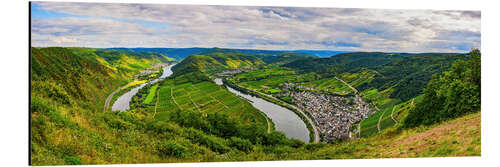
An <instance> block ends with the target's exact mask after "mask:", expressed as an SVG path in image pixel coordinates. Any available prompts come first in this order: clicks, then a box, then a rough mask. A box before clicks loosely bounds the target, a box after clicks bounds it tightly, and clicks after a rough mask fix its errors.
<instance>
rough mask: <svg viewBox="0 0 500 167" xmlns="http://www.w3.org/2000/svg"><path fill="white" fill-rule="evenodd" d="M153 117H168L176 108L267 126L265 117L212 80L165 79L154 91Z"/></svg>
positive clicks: (161, 118)
mask: <svg viewBox="0 0 500 167" xmlns="http://www.w3.org/2000/svg"><path fill="white" fill-rule="evenodd" d="M158 91H159V92H158V95H159V96H158V97H159V99H158V101H159V102H158V104H157V105H158V106H157V114H156V117H155V118H156V119H158V120H163V119H168V117H169V114H170V113H173V112H176V111H195V112H201V113H203V114H208V113H217V112H224V113H228V114H229V115H230V117H233V118H238V119H240V120H242V121H243V122H244V123H251V124H256V126H263V127H268V125H267V118H266V117H265V116H264V115H263V114H261V113H260V111H258V110H257V109H255V108H254V107H253V106H252V105H251V104H250V103H248V102H247V101H245V100H244V99H241V98H239V97H237V96H236V95H234V94H232V93H231V92H229V91H227V90H226V89H225V88H224V87H222V86H219V85H216V84H214V83H212V82H207V81H205V82H200V83H196V84H192V83H184V84H179V85H176V84H174V82H173V81H165V82H164V83H163V84H162V85H161V86H160V87H159V90H158Z"/></svg>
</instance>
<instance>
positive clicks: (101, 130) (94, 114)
mask: <svg viewBox="0 0 500 167" xmlns="http://www.w3.org/2000/svg"><path fill="white" fill-rule="evenodd" d="M97 51H103V52H107V51H106V50H101V49H89V48H76V49H75V48H60V47H48V48H31V69H30V73H31V85H30V86H31V106H30V110H31V111H30V112H31V122H30V123H31V129H30V131H31V136H30V138H31V143H30V145H31V162H32V164H34V165H50V164H80V163H82V161H84V162H87V163H88V161H85V160H86V159H95V157H93V156H99V157H103V159H95V162H102V161H104V159H105V157H106V156H110V154H109V153H110V152H108V151H109V150H108V151H103V150H107V149H110V148H111V147H113V148H120V147H121V146H120V144H119V143H118V140H117V136H119V135H120V134H119V133H116V128H113V127H111V126H110V124H108V123H111V122H108V121H105V120H104V119H105V117H106V115H108V116H109V115H113V114H112V113H102V111H103V106H104V102H105V99H106V97H107V96H108V95H109V94H110V93H111V92H112V91H114V90H115V89H116V88H118V87H120V86H122V85H124V84H125V83H127V82H128V81H130V80H131V79H132V78H130V76H132V75H134V74H135V73H137V72H138V71H139V70H142V69H145V68H146V67H149V66H150V65H152V64H155V63H160V62H161V61H160V60H157V59H151V57H138V56H131V55H127V54H124V53H122V52H120V54H118V55H115V56H110V55H107V54H106V56H109V57H113V58H116V59H108V60H109V61H108V60H106V59H105V58H109V57H104V56H103V57H101V56H98V55H97V54H94V53H95V52H97ZM112 53H114V52H112ZM128 63H134V64H128ZM126 65H130V66H126ZM106 122H108V123H106ZM113 129H115V130H113ZM120 133H123V134H124V133H125V132H120ZM118 139H120V138H119V137H118ZM122 139H123V138H122ZM108 146H109V147H108ZM96 150H97V152H96ZM111 152H115V153H118V152H117V151H111ZM90 157H92V158H90ZM110 162H111V161H108V163H110Z"/></svg>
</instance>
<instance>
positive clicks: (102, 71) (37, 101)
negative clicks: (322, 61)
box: [30, 48, 481, 165]
mask: <svg viewBox="0 0 500 167" xmlns="http://www.w3.org/2000/svg"><path fill="white" fill-rule="evenodd" d="M98 50H100V49H95V50H94V49H88V48H85V49H82V48H77V49H75V48H32V57H31V62H32V64H31V67H32V68H31V75H32V79H31V88H32V92H31V93H32V94H31V129H30V130H31V136H30V137H31V143H30V145H31V155H32V156H31V162H32V164H33V165H62V164H118V163H159V162H200V161H203V162H211V161H256V160H291V159H294V160H301V159H333V158H387V157H429V156H478V155H480V154H481V148H480V146H481V142H480V141H481V140H480V139H481V136H480V134H481V132H480V117H481V114H480V112H478V111H479V109H478V108H472V109H474V111H473V112H469V111H467V112H460V113H459V114H454V113H452V116H450V115H443V116H446V117H443V118H446V119H442V120H437V121H436V122H433V123H430V124H416V125H415V126H411V127H405V125H406V123H407V122H412V123H415V122H419V123H422V121H420V120H419V119H408V118H410V117H411V118H419V117H418V116H415V115H419V114H422V112H420V110H416V108H418V106H420V108H422V109H427V108H425V107H424V106H425V104H426V103H423V102H422V101H425V100H426V99H427V101H428V100H429V98H430V97H432V96H428V95H425V96H423V95H420V96H418V97H417V98H415V101H413V100H407V101H405V102H403V103H399V104H397V105H391V106H389V107H395V109H394V114H393V115H392V114H388V113H391V112H390V111H391V110H392V108H391V110H387V109H386V108H389V107H386V108H382V111H385V110H387V111H389V112H387V111H386V113H380V115H382V117H378V118H382V119H374V120H382V122H384V120H389V121H390V120H392V116H394V118H395V119H397V120H398V123H396V124H387V126H386V124H385V123H383V126H385V127H384V129H383V130H382V132H380V133H374V134H372V135H368V136H364V137H363V138H361V139H359V140H353V141H348V140H346V141H342V142H337V143H335V144H325V143H303V142H302V141H300V140H295V139H287V138H286V137H285V135H284V134H283V133H282V132H279V131H276V130H275V129H274V128H273V127H274V125H273V124H272V122H271V121H270V120H269V118H267V117H266V116H265V115H263V114H262V113H261V112H259V111H257V109H256V108H254V107H253V106H252V105H250V103H249V102H248V101H246V100H243V99H240V98H238V97H237V96H236V95H234V94H232V93H230V92H229V91H228V90H227V89H225V88H224V87H223V86H219V85H216V84H215V83H213V82H212V81H211V80H210V79H209V78H208V75H210V73H213V72H215V71H217V70H222V69H232V68H245V67H259V66H261V65H264V64H265V63H264V62H263V61H262V60H260V59H259V58H257V57H254V56H249V55H246V54H243V53H241V52H237V51H236V52H235V51H232V50H224V49H213V50H212V51H210V52H200V54H199V55H192V56H189V57H187V58H186V59H184V60H183V61H182V62H181V63H179V65H178V66H175V67H176V68H177V69H176V70H174V73H177V74H176V75H173V76H171V77H169V78H168V79H166V80H164V81H162V82H158V83H156V84H154V85H150V86H147V87H145V88H144V89H143V90H141V91H140V92H139V93H138V95H137V96H136V97H134V99H133V101H132V104H131V106H133V107H132V108H131V109H130V110H129V111H127V112H112V111H108V112H102V106H103V103H104V101H105V98H106V96H107V95H108V94H110V93H111V92H112V91H113V90H115V89H116V88H117V87H119V86H122V85H124V84H125V83H127V81H130V79H131V78H130V77H128V76H132V74H134V73H136V72H137V70H139V69H143V68H145V67H146V66H148V65H150V64H152V63H156V62H161V61H160V59H161V58H158V57H156V56H149V57H148V56H146V57H141V56H138V55H137V56H132V55H128V54H126V53H127V51H120V52H117V53H118V54H117V56H116V59H115V56H113V55H114V54H113V53H116V52H115V51H107V50H102V52H97V53H96V51H98ZM98 53H99V54H98ZM107 53H112V54H109V55H108V54H107ZM100 54H101V55H100ZM103 54H104V55H103ZM106 58H108V59H106ZM400 58H401V59H400ZM400 58H398V60H404V59H405V58H406V57H400ZM416 58H418V57H416ZM443 58H444V57H443ZM421 59H423V58H421ZM103 60H104V61H103ZM124 60H131V61H127V62H130V63H133V64H127V63H126V62H123V61H124ZM411 60H420V59H411ZM459 60H461V59H459ZM459 60H456V61H455V62H457V61H458V62H461V61H459ZM465 60H468V59H465ZM465 60H464V61H465ZM474 60H477V59H474ZM363 61H364V60H363ZM384 61H385V60H384ZM407 61H410V60H407ZM422 61H424V60H422ZM228 62H233V63H228ZM234 62H238V63H234ZM391 62H393V61H392V60H391ZM401 62H404V61H401ZM417 62H418V61H417ZM235 64H238V65H236V66H235ZM352 64H356V61H352ZM416 65H418V63H417V64H416ZM124 66H128V67H136V68H126V67H124ZM387 66H388V67H390V69H393V68H396V67H400V66H403V65H401V64H398V63H396V62H395V61H394V63H387ZM455 66H463V67H464V68H466V70H461V69H460V68H457V67H455V68H452V70H451V71H447V72H445V76H446V74H448V75H451V74H456V73H458V72H463V71H468V69H470V68H472V67H475V66H477V63H476V64H471V63H466V62H462V63H458V65H455ZM118 67H120V68H118ZM370 67H372V66H370ZM373 67H380V66H378V65H374V66H373ZM359 69H360V71H359V72H355V71H350V72H343V73H341V75H339V77H340V78H343V79H345V82H348V83H352V85H354V86H359V85H363V84H364V83H369V82H372V81H373V80H375V78H376V77H377V76H378V75H380V74H378V73H377V72H378V71H377V72H374V70H373V69H375V68H371V69H369V68H359ZM380 71H384V70H380ZM388 71H389V70H388ZM454 71H455V72H454ZM476 71H477V69H475V70H472V71H471V72H464V73H463V74H462V73H460V75H458V76H463V77H462V79H464V81H466V82H464V81H462V82H464V83H475V82H472V81H476V80H477V78H476V77H475V76H476V75H477V74H476ZM379 73H383V72H379ZM469 73H470V74H474V75H470V74H469ZM383 74H384V73H383ZM323 76H328V75H322V74H321V73H302V72H301V71H299V70H297V71H296V70H293V69H290V68H283V67H277V66H270V67H269V66H264V67H263V69H258V70H254V71H251V72H245V73H241V74H239V75H237V76H236V78H238V80H240V81H241V82H243V83H244V84H248V85H247V86H255V88H256V89H258V88H261V90H259V91H263V92H265V93H277V92H276V90H278V89H276V88H277V87H278V86H280V84H282V83H283V82H290V81H296V82H297V83H300V82H304V84H309V86H312V87H317V88H325V89H326V88H327V87H328V88H331V87H330V86H328V84H323V83H331V84H330V85H337V84H342V82H341V81H339V80H323V79H328V78H322V77H323ZM452 76H453V75H452ZM471 76H474V77H472V79H470V77H471ZM445 78H446V77H445ZM330 79H331V78H330ZM255 80H257V81H258V82H254V81H255ZM180 81H182V82H180ZM264 81H265V82H264ZM316 81H321V82H317V83H316ZM469 81H471V82H469ZM432 82H437V81H432ZM432 82H430V83H432ZM439 82H440V83H442V85H443V88H448V87H449V86H450V85H453V84H456V83H455V82H448V80H442V81H439ZM262 85H264V87H262ZM429 85H431V86H432V85H433V84H429ZM429 85H427V87H429ZM424 87H425V86H424ZM345 89H350V88H348V87H345ZM428 90H433V91H427V92H434V91H435V90H434V89H431V88H428ZM446 90H448V89H446ZM470 90H475V89H470ZM278 93H279V92H278ZM362 93H372V94H376V95H375V96H374V97H377V96H378V94H384V96H380V97H377V98H375V99H376V101H386V100H387V99H389V98H390V97H389V94H388V93H387V92H386V91H375V93H373V92H367V91H363V92H362ZM370 95H371V94H370ZM370 95H365V96H370ZM466 95H468V94H466ZM476 96H477V94H474V95H472V96H471V97H476ZM346 97H348V96H346ZM147 99H149V100H147ZM440 99H443V100H444V99H447V100H444V101H443V104H446V103H449V104H453V103H452V102H453V99H451V98H447V96H445V98H440ZM469 99H473V98H469ZM284 100H286V99H284ZM430 100H432V99H430ZM473 102H477V101H473ZM414 105H415V106H416V107H413V106H414ZM449 106H451V105H449ZM445 109H446V110H445ZM453 109H455V108H453ZM453 109H451V108H449V109H448V108H443V109H441V108H438V110H436V111H440V112H426V113H424V114H427V115H428V117H433V115H435V114H447V113H448V114H449V113H450V111H449V110H453ZM458 109H460V110H463V109H464V108H458ZM465 109H467V108H465ZM425 111H429V110H425ZM441 111H446V112H441ZM426 117H427V116H426ZM412 125H414V124H412ZM363 133H365V132H364V131H363V130H362V131H361V134H363Z"/></svg>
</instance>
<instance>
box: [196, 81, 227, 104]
mask: <svg viewBox="0 0 500 167" xmlns="http://www.w3.org/2000/svg"><path fill="white" fill-rule="evenodd" d="M192 87H193V88H195V89H196V90H198V91H199V92H201V90H200V88H198V87H196V86H192ZM215 92H218V91H215ZM208 96H210V98H212V100H215V101H217V102H218V103H219V104H222V105H223V106H224V107H225V108H229V107H228V106H226V105H225V104H224V103H222V102H220V101H219V100H217V99H216V98H215V97H213V96H212V94H208Z"/></svg>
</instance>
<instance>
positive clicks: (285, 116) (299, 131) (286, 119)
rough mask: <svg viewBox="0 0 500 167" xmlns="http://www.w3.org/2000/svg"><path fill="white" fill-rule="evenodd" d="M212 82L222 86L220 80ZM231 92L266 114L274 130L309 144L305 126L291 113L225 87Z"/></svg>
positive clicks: (275, 105) (307, 131)
mask: <svg viewBox="0 0 500 167" xmlns="http://www.w3.org/2000/svg"><path fill="white" fill-rule="evenodd" d="M214 82H215V83H216V84H217V85H222V84H223V82H222V80H221V79H220V78H216V79H215V80H214ZM226 88H227V89H228V90H229V91H230V92H231V93H234V94H236V95H237V96H240V97H242V98H245V99H247V100H249V101H250V103H251V104H252V106H254V107H255V108H257V109H258V110H260V111H262V112H263V113H264V114H266V115H267V116H268V117H269V118H271V120H272V121H273V123H274V125H275V128H276V130H278V131H281V132H283V133H285V136H286V137H288V138H294V139H299V140H302V141H304V142H306V143H307V142H309V130H308V129H307V126H306V124H305V123H304V121H302V119H300V117H299V116H297V115H296V114H295V113H294V112H293V111H291V110H289V109H287V108H284V107H281V106H279V105H277V104H274V103H271V102H268V101H266V100H264V99H261V98H258V97H255V96H252V95H248V94H245V93H243V92H240V91H238V90H236V89H233V88H231V87H228V86H226Z"/></svg>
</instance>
